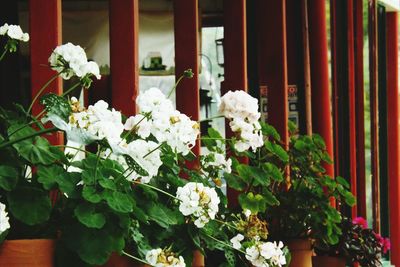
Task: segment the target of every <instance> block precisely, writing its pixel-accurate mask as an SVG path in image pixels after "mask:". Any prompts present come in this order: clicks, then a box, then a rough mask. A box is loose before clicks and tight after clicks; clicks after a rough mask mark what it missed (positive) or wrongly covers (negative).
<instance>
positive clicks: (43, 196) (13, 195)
mask: <svg viewBox="0 0 400 267" xmlns="http://www.w3.org/2000/svg"><path fill="white" fill-rule="evenodd" d="M7 200H8V204H9V207H8V208H9V210H10V213H12V214H13V215H14V217H15V218H17V219H18V220H20V221H21V222H23V223H25V224H28V225H35V224H40V223H43V222H45V221H47V220H48V219H49V217H50V212H51V201H50V198H49V194H48V192H46V191H42V190H40V189H38V188H34V187H20V188H17V189H16V190H14V191H11V192H9V193H8V196H7Z"/></svg>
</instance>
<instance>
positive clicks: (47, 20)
mask: <svg viewBox="0 0 400 267" xmlns="http://www.w3.org/2000/svg"><path fill="white" fill-rule="evenodd" d="M29 22H30V23H29V26H30V50H31V53H30V54H31V96H32V99H33V98H34V97H35V96H36V94H37V93H38V91H39V90H40V88H41V87H42V86H43V85H44V84H45V83H46V82H47V81H49V80H50V79H51V78H52V77H53V76H54V75H56V72H55V71H53V70H51V69H50V68H49V67H45V66H43V65H48V58H49V57H50V54H51V52H52V51H53V49H54V48H56V46H58V45H60V44H61V1H60V0H53V1H49V0H30V1H29ZM49 92H52V93H55V94H61V93H62V80H61V78H57V79H56V80H55V81H53V82H52V83H51V84H50V85H49V86H48V87H47V89H46V90H45V92H44V93H43V94H45V93H49ZM41 110H42V106H41V105H40V104H39V103H38V101H36V103H35V105H34V106H33V109H32V113H33V114H38V113H40V111H41ZM49 140H50V142H51V143H53V144H62V143H63V135H62V134H61V133H57V134H54V135H52V136H51V138H49Z"/></svg>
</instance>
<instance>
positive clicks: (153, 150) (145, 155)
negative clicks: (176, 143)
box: [143, 143, 163, 158]
mask: <svg viewBox="0 0 400 267" xmlns="http://www.w3.org/2000/svg"><path fill="white" fill-rule="evenodd" d="M162 145H163V143H161V144H159V145H158V146H157V147H156V148H154V149H153V150H151V151H150V152H149V153H147V154H146V155H144V156H143V158H145V157H147V156H148V155H150V154H151V153H153V152H154V151H156V150H157V149H159V148H160V147H161V146H162Z"/></svg>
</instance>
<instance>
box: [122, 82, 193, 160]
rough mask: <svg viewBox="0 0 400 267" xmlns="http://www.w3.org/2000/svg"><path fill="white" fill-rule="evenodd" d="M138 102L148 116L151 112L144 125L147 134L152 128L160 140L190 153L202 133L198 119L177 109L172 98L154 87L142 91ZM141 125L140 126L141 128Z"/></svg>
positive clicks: (178, 149)
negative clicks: (191, 118)
mask: <svg viewBox="0 0 400 267" xmlns="http://www.w3.org/2000/svg"><path fill="white" fill-rule="evenodd" d="M136 103H137V104H138V106H139V109H140V111H141V112H142V113H143V114H146V116H148V115H149V114H150V116H149V119H148V120H147V122H148V123H149V124H146V125H144V126H143V127H144V128H145V129H146V131H145V133H146V135H147V133H148V130H150V133H151V134H152V135H153V136H154V137H155V138H156V139H157V141H158V142H160V143H162V142H166V143H167V144H168V145H169V146H170V147H171V148H172V149H173V150H174V151H175V152H177V153H182V154H183V155H187V154H188V153H189V151H190V149H191V148H192V147H193V146H194V145H195V144H196V139H197V136H198V135H199V133H200V131H199V125H198V123H197V122H196V121H192V120H190V118H189V117H188V116H186V115H185V114H182V113H180V112H179V111H177V110H175V109H174V107H173V105H172V102H171V100H169V99H167V97H166V96H165V95H164V94H163V93H162V92H161V91H160V90H159V89H157V88H154V87H153V88H150V89H149V90H147V91H145V92H143V93H141V94H140V95H139V96H138V97H137V99H136ZM142 116H143V115H142ZM147 122H146V123H147ZM129 124H132V121H129ZM132 126H133V125H132ZM132 126H131V127H132ZM127 127H129V125H128V126H127ZM141 127H142V126H139V130H140V128H141ZM149 128H150V129H149ZM138 134H139V135H140V133H138Z"/></svg>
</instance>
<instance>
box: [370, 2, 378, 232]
mask: <svg viewBox="0 0 400 267" xmlns="http://www.w3.org/2000/svg"><path fill="white" fill-rule="evenodd" d="M368 25H369V34H368V42H369V69H370V71H369V73H370V77H369V83H370V110H371V174H372V205H373V207H372V208H373V210H372V213H373V218H374V222H373V227H374V230H375V231H376V232H378V233H379V232H380V190H379V184H380V183H379V124H378V122H379V120H378V19H377V1H376V0H369V1H368Z"/></svg>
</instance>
